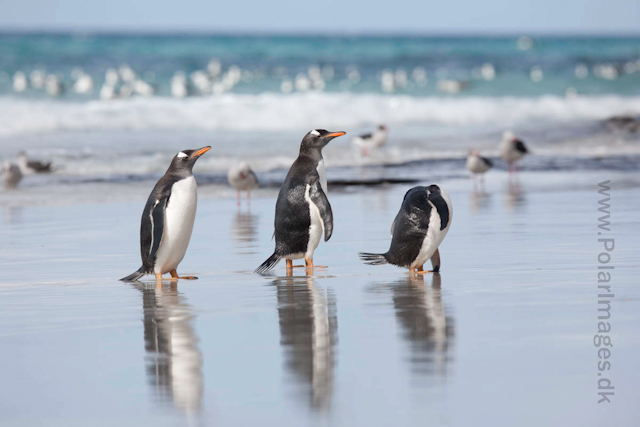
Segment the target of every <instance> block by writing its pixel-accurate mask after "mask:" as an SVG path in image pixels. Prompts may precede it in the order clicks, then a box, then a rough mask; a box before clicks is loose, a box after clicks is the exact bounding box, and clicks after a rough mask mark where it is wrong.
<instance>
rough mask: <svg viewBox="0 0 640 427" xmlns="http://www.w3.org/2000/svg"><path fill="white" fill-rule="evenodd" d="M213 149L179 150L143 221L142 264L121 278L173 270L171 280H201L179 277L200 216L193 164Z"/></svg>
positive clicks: (146, 210)
mask: <svg viewBox="0 0 640 427" xmlns="http://www.w3.org/2000/svg"><path fill="white" fill-rule="evenodd" d="M210 149H211V147H203V148H200V149H199V150H184V151H181V152H179V153H178V154H176V156H175V157H174V158H173V160H172V161H171V165H170V166H169V169H167V172H166V173H165V174H164V176H163V177H162V178H160V180H159V181H158V183H157V184H156V186H155V187H153V190H152V191H151V194H150V195H149V199H148V200H147V204H146V205H145V207H144V211H143V212H142V222H141V224H140V254H141V255H142V267H140V268H139V269H138V270H137V271H135V272H133V273H132V274H130V275H128V276H127V277H123V278H122V279H120V280H122V281H125V282H131V281H135V280H138V279H139V278H140V277H142V276H144V275H145V274H155V276H156V279H157V280H162V275H163V274H165V273H171V280H177V279H197V277H193V276H188V277H179V276H178V273H177V271H176V268H178V264H180V262H181V261H182V258H184V254H185V253H186V252H187V247H188V246H189V240H191V232H192V231H193V222H194V221H195V218H196V206H197V204H198V191H197V190H198V186H197V184H196V179H195V178H194V177H193V165H194V164H195V163H196V160H198V158H199V157H200V156H202V155H203V154H204V153H206V152H207V151H209V150H210Z"/></svg>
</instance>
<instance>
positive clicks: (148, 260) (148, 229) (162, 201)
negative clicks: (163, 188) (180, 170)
mask: <svg viewBox="0 0 640 427" xmlns="http://www.w3.org/2000/svg"><path fill="white" fill-rule="evenodd" d="M168 202H169V197H163V198H159V199H156V200H155V201H154V202H153V204H151V205H150V206H149V210H148V211H146V212H145V214H146V215H145V216H144V217H143V219H142V233H141V234H142V236H141V249H142V250H141V252H142V266H143V267H145V269H146V270H147V271H151V270H152V269H153V266H154V264H155V261H156V254H157V252H158V248H160V242H162V236H163V235H164V210H165V209H166V207H167V203H168Z"/></svg>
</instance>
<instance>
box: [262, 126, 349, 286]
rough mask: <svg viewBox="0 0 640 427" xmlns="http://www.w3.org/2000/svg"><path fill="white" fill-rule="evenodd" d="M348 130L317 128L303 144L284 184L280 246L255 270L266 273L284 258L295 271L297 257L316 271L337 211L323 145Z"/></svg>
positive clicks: (277, 234)
mask: <svg viewBox="0 0 640 427" xmlns="http://www.w3.org/2000/svg"><path fill="white" fill-rule="evenodd" d="M344 134H345V132H328V131H326V130H324V129H315V130H312V131H311V132H309V133H307V134H306V135H305V136H304V138H303V139H302V143H301V144H300V155H299V156H298V158H297V159H296V160H295V162H293V165H292V166H291V169H289V173H288V174H287V177H286V178H285V180H284V183H283V184H282V188H280V193H279V194H278V201H277V202H276V217H275V221H274V226H275V232H274V236H275V238H276V248H275V250H274V251H273V255H271V256H270V257H269V258H268V259H267V260H266V261H265V262H263V263H262V265H260V267H258V268H257V269H256V270H255V271H256V273H266V272H267V271H269V270H271V269H273V268H274V267H275V266H276V264H278V262H280V260H281V259H282V258H285V259H286V260H287V275H291V273H292V272H293V270H292V269H293V260H294V259H300V258H304V260H305V262H306V266H307V269H308V270H309V272H310V273H311V274H313V252H314V251H315V250H316V248H317V247H318V244H319V243H320V238H321V237H322V234H323V233H324V241H325V242H326V241H328V240H329V239H330V238H331V234H332V233H333V212H332V211H331V205H330V204H329V199H328V198H327V177H326V173H325V169H324V159H323V158H322V148H324V147H325V146H326V145H327V144H328V143H329V141H331V140H332V139H333V138H336V137H338V136H342V135H344Z"/></svg>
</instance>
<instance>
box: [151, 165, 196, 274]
mask: <svg viewBox="0 0 640 427" xmlns="http://www.w3.org/2000/svg"><path fill="white" fill-rule="evenodd" d="M197 204H198V190H197V184H196V180H195V178H194V177H193V176H190V177H189V178H185V179H182V180H180V181H178V182H176V183H175V184H173V187H172V188H171V197H170V198H169V204H168V205H167V208H166V209H165V213H164V233H163V235H162V241H161V242H160V247H159V248H158V253H157V256H156V264H155V267H154V273H161V274H164V273H168V272H170V271H171V270H173V269H174V268H177V267H178V264H180V262H181V261H182V259H183V258H184V255H185V253H186V252H187V247H188V246H189V241H190V240H191V232H192V231H193V223H194V221H195V219H196V207H197Z"/></svg>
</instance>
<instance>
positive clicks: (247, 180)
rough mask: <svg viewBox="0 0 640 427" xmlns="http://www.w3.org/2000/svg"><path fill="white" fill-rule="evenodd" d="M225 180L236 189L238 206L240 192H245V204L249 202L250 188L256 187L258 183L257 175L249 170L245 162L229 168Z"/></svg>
mask: <svg viewBox="0 0 640 427" xmlns="http://www.w3.org/2000/svg"><path fill="white" fill-rule="evenodd" d="M227 180H228V181H229V185H231V186H232V187H233V188H235V189H236V191H237V192H238V206H240V192H241V191H246V192H247V204H250V203H251V200H250V199H251V190H253V189H254V188H257V187H258V185H259V184H260V183H259V182H258V177H257V176H256V174H255V173H254V172H253V171H252V170H251V167H250V166H249V164H247V163H246V162H242V163H239V164H237V165H235V166H233V167H232V168H231V169H229V173H228V174H227Z"/></svg>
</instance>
